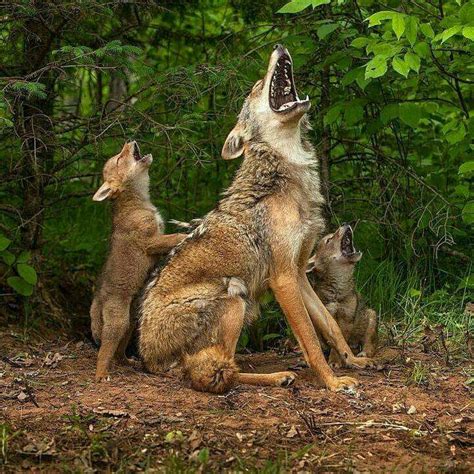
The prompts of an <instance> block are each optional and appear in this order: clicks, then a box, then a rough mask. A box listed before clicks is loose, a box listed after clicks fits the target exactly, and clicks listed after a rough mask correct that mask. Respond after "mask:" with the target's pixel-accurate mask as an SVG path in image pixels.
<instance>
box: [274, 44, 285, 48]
mask: <svg viewBox="0 0 474 474" xmlns="http://www.w3.org/2000/svg"><path fill="white" fill-rule="evenodd" d="M273 49H283V45H282V44H280V43H277V44H276V45H275V46H273Z"/></svg>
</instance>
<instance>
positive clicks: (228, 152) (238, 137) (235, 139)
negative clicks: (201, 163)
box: [221, 125, 244, 160]
mask: <svg viewBox="0 0 474 474" xmlns="http://www.w3.org/2000/svg"><path fill="white" fill-rule="evenodd" d="M243 151H244V137H243V135H242V127H240V125H236V126H235V127H234V128H233V129H232V131H231V132H230V133H229V135H227V138H226V141H225V143H224V146H223V147H222V152H221V155H222V158H224V160H233V159H234V158H238V157H239V156H240V155H241V154H242V153H243Z"/></svg>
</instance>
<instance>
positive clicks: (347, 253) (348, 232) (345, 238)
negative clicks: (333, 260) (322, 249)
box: [341, 225, 360, 257]
mask: <svg viewBox="0 0 474 474" xmlns="http://www.w3.org/2000/svg"><path fill="white" fill-rule="evenodd" d="M353 236H354V234H353V232H352V227H351V226H350V225H348V226H346V229H345V231H344V234H343V235H342V239H341V253H342V255H343V256H344V257H353V256H355V255H358V254H360V252H357V251H356V249H355V247H354V240H353Z"/></svg>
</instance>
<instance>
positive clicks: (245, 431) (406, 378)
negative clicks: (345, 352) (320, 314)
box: [0, 331, 474, 472]
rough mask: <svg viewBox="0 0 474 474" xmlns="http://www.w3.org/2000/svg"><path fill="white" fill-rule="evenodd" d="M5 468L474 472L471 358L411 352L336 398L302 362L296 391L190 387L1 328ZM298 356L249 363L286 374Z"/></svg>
mask: <svg viewBox="0 0 474 474" xmlns="http://www.w3.org/2000/svg"><path fill="white" fill-rule="evenodd" d="M0 337H1V340H2V346H3V348H2V349H1V355H2V359H3V360H2V361H1V362H0V405H1V409H0V471H1V470H3V471H5V472H15V471H22V470H23V471H32V470H34V471H44V472H96V471H100V472H102V471H123V472H130V471H141V470H146V469H153V468H156V469H157V470H159V471H166V472H193V471H195V470H200V471H204V472H215V471H225V470H229V471H246V470H249V471H252V472H256V471H264V472H280V471H293V472H301V471H309V472H314V471H315V470H318V471H363V472H366V471H370V472H393V471H397V472H398V471H401V472H445V471H453V472H454V471H455V472H472V471H473V470H474V462H473V456H472V455H473V426H474V425H473V405H472V399H471V392H470V385H469V373H468V372H469V368H470V365H469V362H468V361H462V360H457V361H454V362H453V361H451V364H450V365H449V366H448V365H447V364H446V361H445V360H444V358H443V355H442V354H436V353H435V354H427V353H424V352H422V350H421V349H422V348H421V346H420V347H417V346H413V347H409V348H407V349H406V350H405V351H404V353H403V354H402V353H400V351H399V349H397V351H398V357H397V358H396V360H394V361H392V362H391V363H390V364H389V365H388V366H386V367H385V368H384V369H383V370H379V371H373V370H370V371H368V370H367V371H353V370H341V371H339V372H340V374H352V375H356V376H357V378H358V379H359V380H360V382H361V384H360V386H359V387H358V388H357V390H352V391H348V392H345V393H330V392H328V391H327V390H324V389H322V388H321V387H319V386H318V385H317V384H316V383H314V381H313V380H312V379H311V374H310V372H309V371H308V370H307V369H305V370H301V371H299V372H298V374H299V377H298V380H297V382H296V384H295V385H294V386H293V387H291V388H287V389H284V388H268V387H266V388H258V387H247V386H238V387H236V388H235V389H234V390H232V391H231V392H230V393H228V394H227V395H225V396H216V395H210V394H205V393H199V392H195V391H193V390H192V389H190V388H189V387H187V386H186V384H185V383H184V382H183V381H182V380H181V378H180V375H179V372H176V373H167V374H165V375H163V376H152V375H149V374H145V373H142V372H138V371H135V370H133V369H116V368H115V369H114V371H113V377H112V380H111V381H110V382H106V383H101V384H96V383H95V382H94V381H93V374H94V367H95V357H96V351H95V349H94V348H93V347H92V346H91V345H90V344H89V343H88V342H83V341H79V342H77V341H67V340H65V339H63V338H59V339H57V340H54V341H42V342H34V343H31V342H30V343H29V344H28V345H26V344H22V343H20V342H18V339H17V338H15V337H13V336H12V335H11V331H9V332H8V331H7V332H5V333H3V334H1V333H0ZM300 360H301V358H300V356H299V355H298V354H290V355H285V356H282V355H279V354H277V353H274V352H270V353H265V354H252V355H245V356H241V357H240V364H241V366H242V367H243V368H245V369H250V370H255V371H262V372H265V371H271V370H287V369H288V368H289V367H293V366H295V364H297V363H298V361H300Z"/></svg>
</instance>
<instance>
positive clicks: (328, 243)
mask: <svg viewBox="0 0 474 474" xmlns="http://www.w3.org/2000/svg"><path fill="white" fill-rule="evenodd" d="M361 258H362V252H357V251H356V249H355V248H354V243H353V232H352V228H351V226H350V225H348V224H343V225H342V226H341V227H339V229H337V231H336V232H335V233H334V234H329V235H326V236H325V237H323V238H322V239H321V241H320V242H319V244H318V246H317V249H316V253H315V254H314V255H313V256H312V257H311V258H310V259H309V261H308V270H307V271H308V273H309V275H310V282H311V283H312V285H313V287H314V290H315V291H316V293H317V294H318V296H319V297H320V298H321V301H322V302H323V303H324V304H325V305H326V308H327V309H328V311H329V312H330V313H331V314H332V315H333V316H334V318H335V319H336V321H337V322H338V324H339V327H340V328H341V331H342V334H343V335H344V338H345V339H346V341H347V342H348V344H349V346H350V347H351V348H352V349H355V350H357V351H361V352H359V355H360V356H365V357H373V355H374V353H375V350H376V347H377V314H376V313H375V311H374V310H373V309H369V308H367V307H366V306H365V304H364V302H363V300H362V298H361V296H360V295H359V293H357V291H356V289H355V283H354V267H355V264H356V263H357V262H358V261H359V260H360V259H361ZM329 363H330V365H331V366H333V367H340V366H341V365H342V361H341V359H340V357H339V355H338V354H337V352H336V351H335V350H334V349H331V354H330V356H329Z"/></svg>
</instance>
